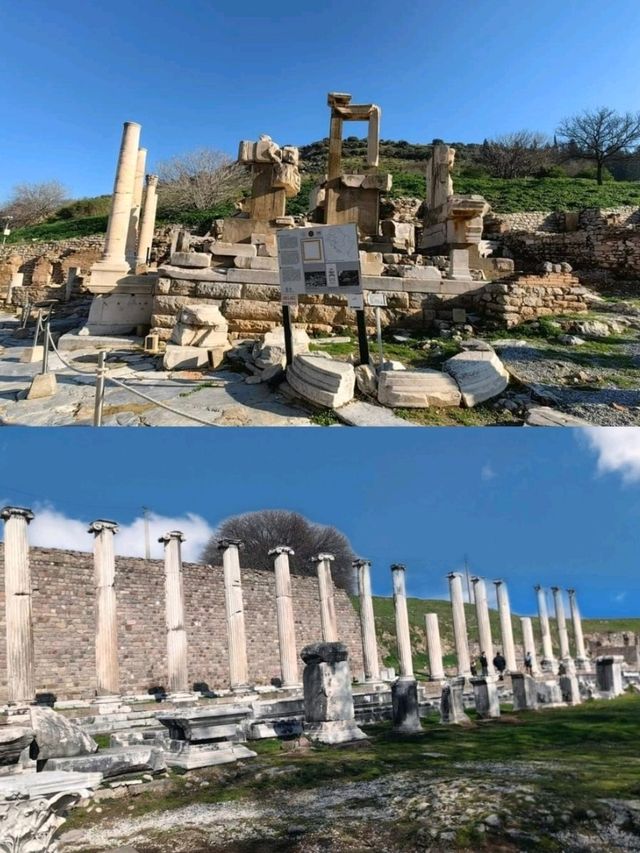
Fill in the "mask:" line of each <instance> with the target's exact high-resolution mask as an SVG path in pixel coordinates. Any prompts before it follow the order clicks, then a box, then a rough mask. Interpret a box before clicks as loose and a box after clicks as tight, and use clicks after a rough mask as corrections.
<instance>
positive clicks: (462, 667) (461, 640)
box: [447, 572, 471, 678]
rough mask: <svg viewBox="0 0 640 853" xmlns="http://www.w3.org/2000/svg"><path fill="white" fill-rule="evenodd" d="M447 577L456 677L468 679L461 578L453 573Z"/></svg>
mask: <svg viewBox="0 0 640 853" xmlns="http://www.w3.org/2000/svg"><path fill="white" fill-rule="evenodd" d="M447 577H448V578H449V593H450V595H451V610H452V613H453V636H454V640H455V644H456V657H457V659H458V675H459V676H462V677H464V678H469V677H470V676H471V661H470V659H469V640H468V637H467V620H466V617H465V615H464V595H463V593H462V577H461V576H460V575H459V574H456V573H455V572H451V574H449V575H447Z"/></svg>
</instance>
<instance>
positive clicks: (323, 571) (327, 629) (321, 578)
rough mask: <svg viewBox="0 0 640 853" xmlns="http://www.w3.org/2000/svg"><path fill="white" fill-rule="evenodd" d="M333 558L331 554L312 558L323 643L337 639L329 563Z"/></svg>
mask: <svg viewBox="0 0 640 853" xmlns="http://www.w3.org/2000/svg"><path fill="white" fill-rule="evenodd" d="M334 560H335V557H334V555H333V554H318V556H317V557H314V558H313V561H312V562H314V563H315V564H316V572H317V576H318V594H319V596H320V622H321V625H322V639H323V640H324V641H325V643H336V642H337V641H338V623H337V619H336V605H335V601H334V597H333V580H332V578H331V563H332V562H333V561H334Z"/></svg>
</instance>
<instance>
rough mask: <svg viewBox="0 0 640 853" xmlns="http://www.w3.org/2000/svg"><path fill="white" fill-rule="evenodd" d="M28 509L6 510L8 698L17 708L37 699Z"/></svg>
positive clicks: (3, 513)
mask: <svg viewBox="0 0 640 853" xmlns="http://www.w3.org/2000/svg"><path fill="white" fill-rule="evenodd" d="M33 517H34V516H33V513H32V512H31V510H29V509H24V508H22V507H16V506H6V507H4V509H3V510H0V518H2V519H3V521H4V594H5V613H6V630H7V652H6V654H7V664H6V666H7V696H8V699H9V702H12V703H15V704H17V705H21V704H29V703H31V702H33V701H34V699H35V682H34V668H33V661H34V658H33V624H32V615H31V569H30V566H29V541H28V538H27V526H28V524H29V522H30V521H31V520H32V519H33Z"/></svg>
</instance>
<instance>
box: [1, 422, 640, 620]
mask: <svg viewBox="0 0 640 853" xmlns="http://www.w3.org/2000/svg"><path fill="white" fill-rule="evenodd" d="M0 501H1V502H2V504H1V505H4V504H5V503H7V502H12V503H17V504H19V505H27V506H31V507H32V508H34V509H36V513H37V518H36V521H34V522H33V524H32V526H31V528H30V529H31V535H32V541H33V542H34V544H49V545H56V546H59V547H61V546H64V547H70V548H77V549H79V550H90V549H91V537H90V536H89V535H88V534H87V533H86V523H87V522H89V521H91V520H93V519H94V518H96V517H106V518H113V519H115V520H116V521H118V522H119V523H120V524H121V525H122V526H123V531H122V532H121V534H119V536H118V538H117V539H116V543H117V549H118V551H119V553H125V552H128V553H141V551H142V547H143V544H142V542H143V535H142V527H141V522H140V515H141V509H140V508H141V507H142V506H147V507H149V508H150V510H151V511H152V512H153V525H154V526H153V528H152V538H153V539H154V541H155V539H157V535H160V534H161V533H164V532H165V531H166V530H167V529H171V528H174V527H179V528H180V529H183V530H185V532H186V534H187V538H188V540H189V541H188V543H187V547H191V549H192V550H191V552H187V556H189V557H192V556H193V552H194V550H195V551H199V549H200V547H201V544H202V543H203V542H204V541H205V540H206V538H207V536H208V535H210V533H211V530H212V528H214V527H215V525H216V524H217V523H218V522H219V521H221V520H222V519H223V518H225V517H227V516H229V515H232V514H235V513H239V512H244V511H249V510H257V509H262V508H267V507H269V508H275V507H282V508H288V509H293V510H297V511H299V512H301V513H303V514H305V515H306V516H308V517H309V518H312V519H313V520H315V521H318V522H322V523H326V524H334V525H335V526H337V527H339V528H340V529H341V530H342V531H343V532H344V533H345V534H346V535H347V536H348V537H349V539H350V540H351V542H352V545H353V547H354V549H355V551H356V552H357V553H358V554H360V555H362V556H365V557H368V558H370V559H371V560H372V561H373V584H374V591H375V593H376V594H378V595H388V594H390V592H391V578H390V572H389V566H390V564H391V563H394V562H402V563H405V564H406V566H407V585H408V589H409V592H410V594H412V595H418V596H427V597H428V596H442V595H444V594H445V593H446V581H445V575H446V573H447V572H448V571H451V570H452V569H453V570H457V569H459V568H461V567H462V565H463V561H464V556H465V554H467V555H468V557H469V562H470V566H471V569H472V570H473V571H475V572H477V573H478V574H481V575H484V576H486V577H488V578H489V579H494V578H498V577H503V578H505V579H506V580H507V581H508V584H509V589H510V594H511V598H512V603H513V606H514V609H515V610H516V611H517V612H521V613H526V612H531V611H532V610H534V609H535V598H534V593H533V589H532V587H533V585H534V584H535V583H542V584H543V585H549V586H550V585H553V584H557V585H560V586H563V587H569V586H575V587H576V589H577V590H578V592H579V601H580V604H581V607H582V610H583V611H584V613H585V614H587V615H591V616H612V615H635V616H640V607H639V606H638V601H639V600H640V575H639V573H638V561H639V548H638V530H639V529H640V430H638V429H611V428H609V429H599V430H592V431H590V432H582V431H577V430H569V429H539V430H536V429H524V430H523V429H506V428H503V429H483V430H477V429H454V428H449V429H439V430H438V429H428V430H376V429H371V430H355V429H353V430H345V429H306V430H303V429H291V430H265V429H262V430H250V429H244V430H235V429H229V430H206V429H202V430H199V429H182V430H179V429H175V430H168V431H165V430H161V429H155V430H132V429H128V430H122V429H121V430H109V429H103V430H100V431H96V430H86V429H67V430H41V429H34V430H26V429H6V430H3V431H2V434H1V435H0ZM156 547H157V549H159V548H160V546H156ZM156 553H157V555H158V556H160V553H159V550H158V551H157V552H156Z"/></svg>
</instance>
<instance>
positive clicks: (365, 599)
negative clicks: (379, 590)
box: [353, 560, 380, 684]
mask: <svg viewBox="0 0 640 853" xmlns="http://www.w3.org/2000/svg"><path fill="white" fill-rule="evenodd" d="M353 566H354V568H355V570H356V572H357V573H358V591H359V593H360V631H361V633H362V660H363V663H364V680H365V681H366V682H369V683H373V684H377V683H379V682H380V663H379V661H378V641H377V639H376V622H375V617H374V614H373V598H372V597H371V562H370V561H369V560H354V563H353Z"/></svg>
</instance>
